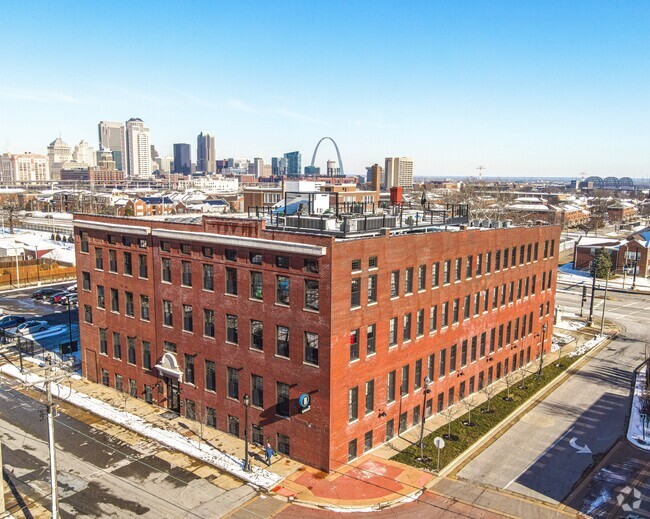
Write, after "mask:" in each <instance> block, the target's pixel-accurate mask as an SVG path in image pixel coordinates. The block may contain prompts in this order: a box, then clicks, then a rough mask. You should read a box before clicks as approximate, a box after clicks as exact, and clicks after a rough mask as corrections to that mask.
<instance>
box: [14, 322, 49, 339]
mask: <svg viewBox="0 0 650 519" xmlns="http://www.w3.org/2000/svg"><path fill="white" fill-rule="evenodd" d="M49 327H50V325H49V323H48V322H47V321H37V320H36V319H32V320H29V321H25V322H24V323H22V324H19V325H18V326H17V327H16V333H17V334H22V335H24V334H27V333H34V332H42V331H44V330H47V329H48V328H49Z"/></svg>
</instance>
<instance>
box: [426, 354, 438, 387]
mask: <svg viewBox="0 0 650 519" xmlns="http://www.w3.org/2000/svg"><path fill="white" fill-rule="evenodd" d="M435 367H436V356H435V354H434V353H432V354H431V355H429V356H428V357H427V377H429V380H431V381H432V380H433V379H434V378H435V377H434V370H435Z"/></svg>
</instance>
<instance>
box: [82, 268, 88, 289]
mask: <svg viewBox="0 0 650 519" xmlns="http://www.w3.org/2000/svg"><path fill="white" fill-rule="evenodd" d="M81 288H83V289H84V290H90V272H82V273H81Z"/></svg>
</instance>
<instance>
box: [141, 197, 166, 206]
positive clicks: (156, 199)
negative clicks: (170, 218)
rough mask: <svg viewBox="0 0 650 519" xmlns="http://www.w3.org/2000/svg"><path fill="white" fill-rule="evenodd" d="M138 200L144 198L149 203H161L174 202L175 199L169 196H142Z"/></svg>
mask: <svg viewBox="0 0 650 519" xmlns="http://www.w3.org/2000/svg"><path fill="white" fill-rule="evenodd" d="M138 200H142V201H143V202H144V203H145V204H147V205H161V204H173V203H174V202H173V200H172V199H171V198H169V197H168V196H141V197H139V198H138Z"/></svg>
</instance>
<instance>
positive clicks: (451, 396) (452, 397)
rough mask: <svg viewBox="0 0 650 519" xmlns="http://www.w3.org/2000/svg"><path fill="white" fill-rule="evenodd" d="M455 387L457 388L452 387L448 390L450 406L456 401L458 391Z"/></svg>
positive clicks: (448, 403)
mask: <svg viewBox="0 0 650 519" xmlns="http://www.w3.org/2000/svg"><path fill="white" fill-rule="evenodd" d="M455 389H456V388H453V387H450V388H449V391H448V392H447V405H448V406H452V405H454V402H455V396H454V393H455V392H456V391H455Z"/></svg>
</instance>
